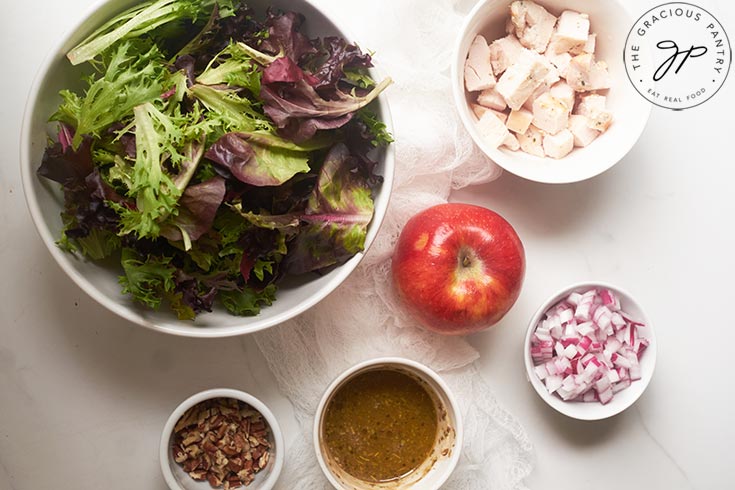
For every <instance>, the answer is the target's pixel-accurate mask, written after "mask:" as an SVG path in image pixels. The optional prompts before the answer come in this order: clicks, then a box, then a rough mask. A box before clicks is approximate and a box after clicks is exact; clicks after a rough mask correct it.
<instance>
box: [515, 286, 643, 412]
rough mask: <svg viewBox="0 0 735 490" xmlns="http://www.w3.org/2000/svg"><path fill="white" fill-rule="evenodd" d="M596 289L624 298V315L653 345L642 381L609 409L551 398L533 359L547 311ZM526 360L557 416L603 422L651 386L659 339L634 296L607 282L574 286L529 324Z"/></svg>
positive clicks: (529, 372) (528, 373) (536, 385)
mask: <svg viewBox="0 0 735 490" xmlns="http://www.w3.org/2000/svg"><path fill="white" fill-rule="evenodd" d="M592 288H605V289H609V290H611V291H613V292H614V293H615V294H617V296H618V298H620V305H621V308H622V309H623V311H625V312H626V313H629V314H630V315H631V316H632V317H633V318H634V319H636V320H637V321H640V322H641V323H643V324H644V325H645V327H644V328H641V329H639V335H640V336H641V337H645V338H646V339H647V340H648V341H649V342H650V343H649V345H648V347H647V348H646V350H645V352H643V355H642V356H641V359H640V365H641V379H639V380H637V381H633V382H632V383H631V385H630V386H629V387H627V388H625V389H624V390H621V391H619V392H617V393H615V396H614V397H613V399H612V400H611V401H610V402H609V403H607V404H606V405H603V404H601V403H600V402H574V401H564V400H562V399H561V398H560V397H559V396H557V395H555V394H551V393H549V392H548V390H547V389H546V386H544V383H543V382H542V381H541V380H540V379H539V378H538V376H536V373H535V372H534V370H533V368H534V364H533V359H532V358H531V336H532V335H533V332H534V331H535V329H536V326H537V325H538V323H539V321H541V319H542V318H543V316H544V314H545V313H546V311H547V310H548V309H549V308H551V307H552V306H554V305H555V304H556V303H558V302H559V301H560V300H562V299H564V298H566V297H567V296H569V294H570V293H572V292H578V293H582V292H584V291H588V290H590V289H592ZM523 360H524V362H525V365H526V377H527V378H528V380H529V382H530V383H531V385H532V386H533V388H534V389H535V390H536V393H538V395H539V396H540V397H541V399H542V400H543V401H545V402H546V403H547V404H548V405H549V406H550V407H552V408H553V409H554V410H556V411H557V412H560V413H563V414H564V415H566V416H568V417H572V418H575V419H579V420H602V419H606V418H608V417H612V416H613V415H617V414H619V413H620V412H622V411H623V410H625V409H626V408H628V407H630V406H631V405H633V403H635V402H636V400H638V398H639V397H640V396H641V395H642V394H643V392H644V391H645V390H646V388H647V387H648V383H650V381H651V377H652V376H653V370H654V367H655V366H656V336H655V334H654V332H653V325H652V324H651V321H650V320H649V319H648V317H647V316H646V314H645V313H644V312H643V309H642V308H641V306H640V304H638V302H637V301H636V300H634V299H633V297H632V296H631V295H630V293H628V292H626V291H625V290H623V289H620V288H619V287H617V286H613V285H612V284H607V283H604V282H596V281H595V282H581V283H577V284H572V285H571V286H568V287H566V288H564V289H562V290H561V291H559V292H558V293H556V294H554V295H553V296H551V297H550V298H549V299H548V300H546V302H544V304H542V305H541V306H540V307H539V309H538V310H537V311H536V313H535V314H534V315H533V317H532V318H531V321H530V322H529V323H528V331H527V332H526V339H525V341H524V342H523Z"/></svg>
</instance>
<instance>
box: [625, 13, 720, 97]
mask: <svg viewBox="0 0 735 490" xmlns="http://www.w3.org/2000/svg"><path fill="white" fill-rule="evenodd" d="M623 56H624V61H625V69H626V71H627V73H628V78H630V81H631V83H632V84H633V86H634V87H635V89H636V90H637V91H638V93H640V94H641V95H642V96H643V97H645V98H646V99H647V100H648V101H650V102H651V103H653V104H655V105H657V106H660V107H665V108H668V109H673V110H682V109H688V108H690V107H694V106H698V105H700V104H702V103H704V102H706V101H707V100H709V99H710V98H712V97H713V96H714V95H715V94H716V93H717V91H718V90H719V89H720V87H722V85H723V84H724V83H725V79H726V78H727V74H728V72H729V69H730V64H731V61H732V52H731V49H730V41H729V39H728V37H727V33H726V32H725V29H724V28H723V27H722V24H720V22H719V21H718V20H717V19H716V18H715V17H714V16H713V15H712V14H710V13H709V12H708V11H706V10H704V9H703V8H701V7H698V6H696V5H692V4H689V3H684V2H672V3H665V4H663V5H659V6H658V7H655V8H653V9H651V10H649V11H648V12H646V13H645V14H643V15H642V16H641V17H640V18H639V19H638V21H637V22H636V23H635V24H634V25H633V28H632V29H631V30H630V33H629V34H628V38H627V39H626V43H625V50H624V53H623Z"/></svg>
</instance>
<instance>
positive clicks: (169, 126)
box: [38, 0, 392, 319]
mask: <svg viewBox="0 0 735 490" xmlns="http://www.w3.org/2000/svg"><path fill="white" fill-rule="evenodd" d="M304 20H305V19H304V17H303V16H302V15H300V14H298V13H294V12H282V11H278V10H276V9H269V10H268V12H267V13H266V15H265V18H264V19H263V20H256V16H255V13H254V12H253V11H252V10H251V9H250V8H249V7H248V6H247V4H245V3H243V2H241V1H239V0H154V1H147V2H144V3H142V4H139V5H136V6H135V7H133V8H131V9H129V10H127V11H125V12H123V13H122V14H120V15H118V16H117V17H115V18H114V19H112V20H110V21H109V22H107V23H106V24H104V25H103V26H102V27H100V28H99V29H98V30H97V31H95V32H94V33H93V34H92V35H90V36H89V38H87V39H86V40H85V41H83V42H82V43H81V44H79V45H78V46H77V47H75V48H74V49H72V50H71V51H70V52H69V53H68V55H67V57H68V59H69V61H70V62H71V63H72V64H75V65H76V64H81V63H88V64H89V66H90V70H89V71H90V72H91V74H89V75H88V76H86V77H85V78H84V84H85V86H86V88H85V89H84V91H83V93H76V92H72V91H70V90H62V91H61V93H60V95H61V98H62V104H61V105H60V106H59V108H58V110H57V111H56V113H55V114H53V116H52V117H51V120H52V121H58V124H59V133H58V141H50V142H49V146H48V147H47V149H46V151H45V154H44V156H43V161H42V163H41V166H40V168H39V169H38V174H39V175H40V176H42V177H45V178H47V179H51V180H53V181H56V182H59V183H61V184H62V186H63V191H64V201H65V206H64V210H63V212H62V215H61V217H62V219H63V224H64V231H63V234H62V236H61V238H60V240H59V242H58V243H59V246H61V247H62V248H64V249H65V250H67V251H69V252H72V253H76V254H81V255H83V256H86V257H88V258H90V259H93V260H103V259H106V260H113V259H114V260H119V261H120V264H121V265H122V271H123V273H122V275H121V276H120V284H121V285H122V290H123V292H124V293H127V294H130V295H131V296H132V297H133V298H134V299H135V300H136V301H138V302H140V303H143V304H145V305H148V306H150V307H152V308H158V307H159V306H160V305H161V304H162V303H167V304H168V305H170V307H171V308H172V309H173V310H174V311H175V312H176V314H177V315H178V317H179V318H180V319H193V318H194V317H195V316H196V315H197V313H200V312H202V311H211V310H212V308H213V305H214V303H215V301H219V302H221V304H223V305H224V306H225V307H226V308H227V309H228V310H229V311H230V312H231V313H233V314H236V315H255V314H257V313H259V311H260V309H261V307H262V306H265V305H270V304H271V303H272V302H273V301H274V299H275V295H276V289H277V284H278V282H279V280H280V279H281V278H283V277H284V276H285V275H290V274H303V273H307V272H314V271H315V272H319V271H322V270H324V269H325V268H328V267H330V266H333V265H335V264H339V263H342V262H344V261H345V260H347V259H348V258H349V257H351V256H353V255H354V254H355V253H357V252H359V251H360V250H362V249H363V246H364V241H365V233H366V230H367V226H368V224H369V223H370V221H371V219H372V215H373V193H374V192H375V190H376V189H377V188H378V186H380V185H381V182H382V180H381V178H380V176H379V175H376V173H375V170H376V165H377V163H376V161H375V159H374V154H375V150H376V148H377V147H381V146H385V145H387V144H389V143H391V142H392V138H391V136H390V134H389V133H388V132H387V131H386V127H385V125H384V124H383V123H381V122H380V120H379V119H378V118H377V117H376V115H375V114H374V113H373V112H371V111H370V109H369V108H367V107H366V106H368V104H369V103H370V102H371V101H373V100H374V99H375V98H376V97H377V96H378V94H379V93H380V92H381V91H382V90H384V89H385V88H386V86H388V85H389V84H390V79H386V80H384V81H382V82H380V83H376V81H374V80H373V79H372V78H371V76H370V74H369V70H368V69H369V68H370V67H371V66H372V63H371V56H370V54H368V53H363V52H362V51H361V50H360V48H359V47H358V46H356V45H354V44H351V43H348V42H347V41H345V40H344V39H342V38H339V37H326V38H318V39H309V38H307V37H306V35H305V34H304V33H302V32H301V26H302V23H303V22H304ZM111 258H113V259H111Z"/></svg>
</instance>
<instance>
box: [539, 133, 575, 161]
mask: <svg viewBox="0 0 735 490" xmlns="http://www.w3.org/2000/svg"><path fill="white" fill-rule="evenodd" d="M543 147H544V153H545V154H546V155H547V156H550V157H551V158H556V159H559V158H564V157H565V156H567V155H568V154H569V152H570V151H572V148H574V135H573V134H572V132H571V131H569V130H568V129H566V128H565V129H562V130H561V131H559V132H558V133H556V134H547V135H545V136H544V142H543Z"/></svg>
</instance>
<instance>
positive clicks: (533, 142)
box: [517, 124, 545, 158]
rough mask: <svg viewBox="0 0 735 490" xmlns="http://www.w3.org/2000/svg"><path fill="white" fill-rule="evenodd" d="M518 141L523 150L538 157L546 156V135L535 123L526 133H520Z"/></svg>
mask: <svg viewBox="0 0 735 490" xmlns="http://www.w3.org/2000/svg"><path fill="white" fill-rule="evenodd" d="M517 136H518V143H520V145H521V150H523V151H525V152H526V153H529V154H531V155H535V156H537V157H542V158H543V157H544V156H545V153H544V146H543V145H544V143H543V141H544V135H543V133H541V131H539V129H538V128H537V127H536V126H534V125H533V124H532V125H530V126H529V127H528V129H527V130H526V132H525V133H523V134H518V135H517Z"/></svg>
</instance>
